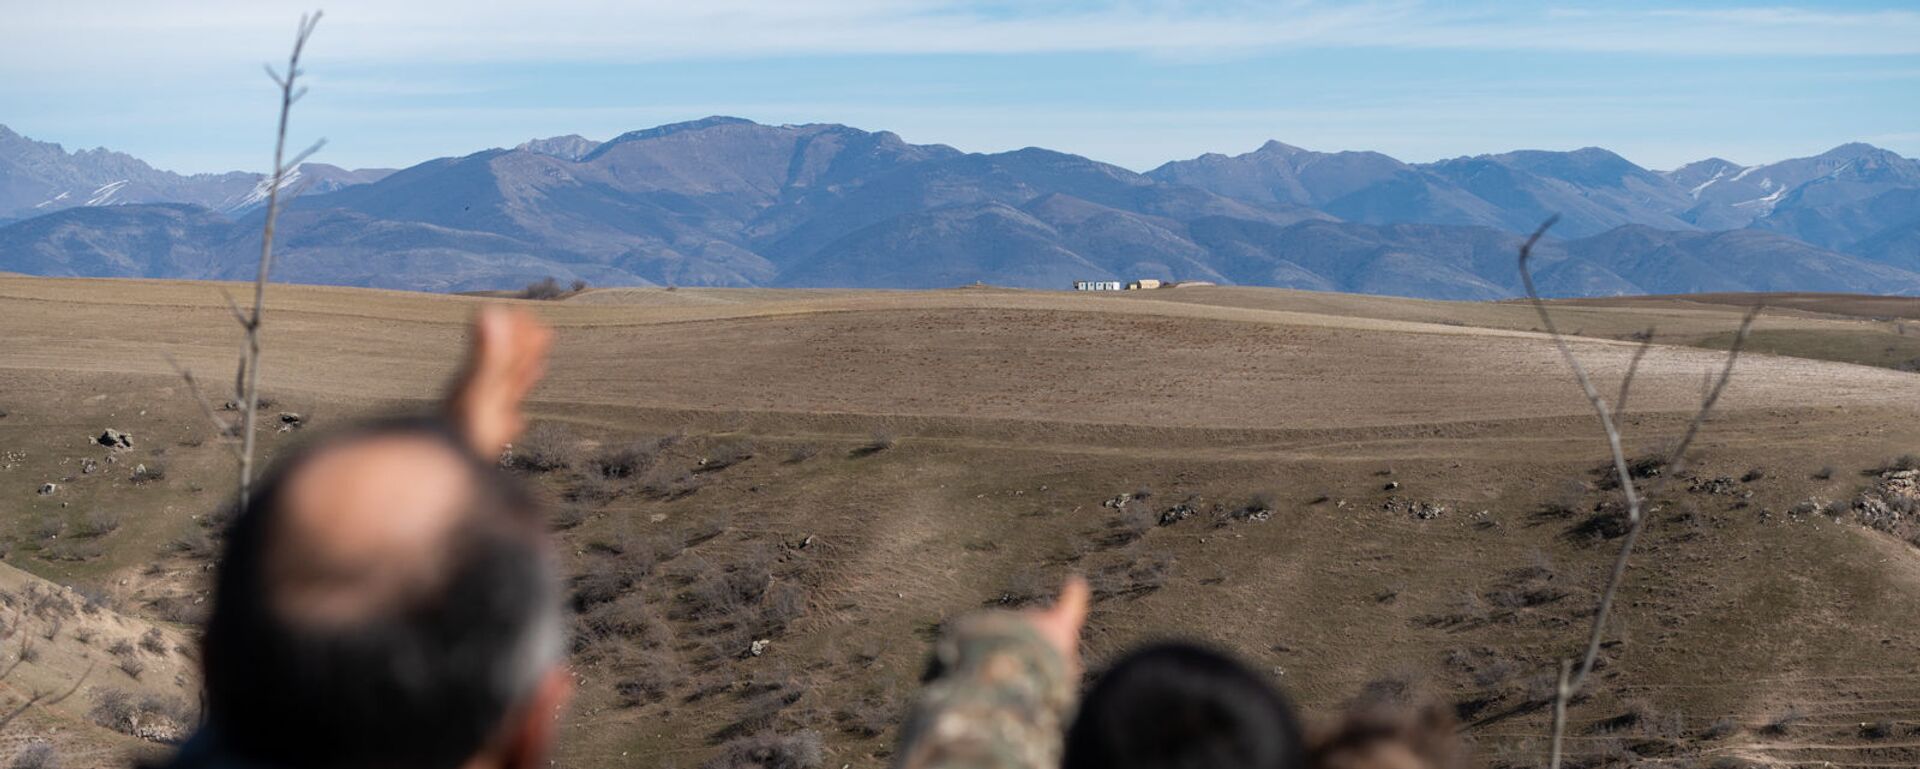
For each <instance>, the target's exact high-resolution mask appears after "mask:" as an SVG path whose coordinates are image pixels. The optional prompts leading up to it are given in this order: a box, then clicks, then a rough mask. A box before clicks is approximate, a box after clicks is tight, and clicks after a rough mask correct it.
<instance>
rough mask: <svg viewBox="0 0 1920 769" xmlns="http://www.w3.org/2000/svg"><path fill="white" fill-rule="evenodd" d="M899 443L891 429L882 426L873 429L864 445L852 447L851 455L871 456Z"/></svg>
mask: <svg viewBox="0 0 1920 769" xmlns="http://www.w3.org/2000/svg"><path fill="white" fill-rule="evenodd" d="M899 443H900V440H899V438H896V437H895V436H894V434H893V431H892V430H889V429H887V428H884V427H882V428H879V429H876V430H874V431H873V435H872V436H870V437H868V439H867V443H866V445H864V446H861V447H860V448H857V449H854V450H853V455H854V456H856V457H868V456H873V455H874V454H878V453H880V452H882V451H886V450H889V449H891V448H893V447H894V446H897V445H899Z"/></svg>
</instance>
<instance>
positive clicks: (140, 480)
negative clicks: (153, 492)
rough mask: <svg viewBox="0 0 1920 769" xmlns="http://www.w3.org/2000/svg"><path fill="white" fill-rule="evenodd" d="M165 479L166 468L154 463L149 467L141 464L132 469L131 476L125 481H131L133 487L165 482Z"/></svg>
mask: <svg viewBox="0 0 1920 769" xmlns="http://www.w3.org/2000/svg"><path fill="white" fill-rule="evenodd" d="M166 478H167V468H166V467H165V466H164V465H161V464H160V463H158V462H156V463H154V464H151V465H148V464H143V465H140V466H139V467H136V468H134V470H133V475H130V476H128V477H127V480H129V481H132V482H133V484H134V485H135V486H143V485H146V484H149V483H154V482H156V481H163V480H166Z"/></svg>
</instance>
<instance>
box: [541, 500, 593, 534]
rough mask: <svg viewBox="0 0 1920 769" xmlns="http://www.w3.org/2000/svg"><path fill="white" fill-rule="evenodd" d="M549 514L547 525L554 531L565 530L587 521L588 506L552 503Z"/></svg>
mask: <svg viewBox="0 0 1920 769" xmlns="http://www.w3.org/2000/svg"><path fill="white" fill-rule="evenodd" d="M551 509H552V512H550V513H548V514H547V527H548V528H550V529H552V530H554V531H565V530H567V529H571V528H575V527H577V526H579V525H580V524H583V523H586V522H587V508H585V507H582V506H580V505H575V504H565V505H552V506H551Z"/></svg>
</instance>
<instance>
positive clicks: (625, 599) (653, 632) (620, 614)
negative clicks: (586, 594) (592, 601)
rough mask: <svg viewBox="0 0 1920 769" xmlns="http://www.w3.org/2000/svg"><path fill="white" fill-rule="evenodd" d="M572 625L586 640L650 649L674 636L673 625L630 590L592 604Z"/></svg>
mask: <svg viewBox="0 0 1920 769" xmlns="http://www.w3.org/2000/svg"><path fill="white" fill-rule="evenodd" d="M575 624H576V625H577V626H578V628H579V632H578V633H577V634H576V637H577V638H579V639H582V640H584V641H586V642H593V641H598V640H601V639H619V640H621V641H622V642H625V643H628V644H633V645H637V646H639V647H640V648H644V649H652V648H656V647H660V646H663V645H666V644H667V642H669V641H670V640H672V638H673V628H672V627H671V626H670V625H668V624H667V621H666V618H665V617H662V616H660V613H659V611H658V610H656V609H654V608H653V605H652V604H650V603H648V602H647V601H646V600H645V599H643V598H642V597H641V596H640V595H638V594H632V593H630V594H628V595H625V596H622V597H620V598H619V599H617V600H614V601H610V602H607V603H603V604H600V605H598V606H595V607H594V608H593V610H592V611H590V612H587V613H585V614H582V615H580V617H579V619H578V621H577V622H576V623H575Z"/></svg>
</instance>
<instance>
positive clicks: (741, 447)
mask: <svg viewBox="0 0 1920 769" xmlns="http://www.w3.org/2000/svg"><path fill="white" fill-rule="evenodd" d="M752 458H753V442H752V441H749V440H744V439H741V440H731V441H727V442H725V443H722V444H720V445H718V446H715V447H713V451H711V452H708V454H707V456H706V457H705V458H704V459H701V460H700V469H699V472H703V473H710V472H714V471H716V470H725V469H727V468H729V467H732V466H734V465H737V464H740V463H741V462H745V461H747V460H749V459H752Z"/></svg>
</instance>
